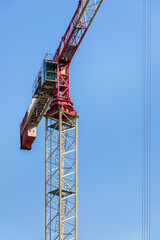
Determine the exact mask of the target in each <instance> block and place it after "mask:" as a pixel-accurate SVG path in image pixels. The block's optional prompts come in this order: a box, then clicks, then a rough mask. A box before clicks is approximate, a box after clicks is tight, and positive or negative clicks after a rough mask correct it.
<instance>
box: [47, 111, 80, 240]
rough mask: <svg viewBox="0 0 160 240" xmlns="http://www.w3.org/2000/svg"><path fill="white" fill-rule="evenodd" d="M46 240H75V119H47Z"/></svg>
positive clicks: (58, 116) (65, 116) (62, 116)
mask: <svg viewBox="0 0 160 240" xmlns="http://www.w3.org/2000/svg"><path fill="white" fill-rule="evenodd" d="M45 164H46V166H45V167H46V200H45V206H46V208H45V214H46V221H45V224H46V225H45V228H46V236H45V240H56V239H57V240H77V116H74V115H69V114H68V113H66V112H64V111H62V110H59V112H58V114H57V113H55V115H52V116H49V117H48V118H47V117H46V161H45Z"/></svg>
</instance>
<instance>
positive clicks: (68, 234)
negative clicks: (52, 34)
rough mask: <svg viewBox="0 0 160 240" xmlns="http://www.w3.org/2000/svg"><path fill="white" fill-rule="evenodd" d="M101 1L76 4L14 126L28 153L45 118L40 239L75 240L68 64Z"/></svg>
mask: <svg viewBox="0 0 160 240" xmlns="http://www.w3.org/2000/svg"><path fill="white" fill-rule="evenodd" d="M102 2H103V0H80V1H79V2H78V7H77V9H76V11H75V13H74V15H73V18H72V19H71V22H70V24H69V26H68V28H67V30H66V32H65V34H64V36H63V37H62V39H61V42H60V45H59V47H58V49H57V51H56V53H55V55H54V56H52V55H51V54H47V55H46V56H45V58H44V60H43V61H42V64H41V67H40V70H39V72H38V74H37V77H36V79H35V81H34V84H33V86H32V101H31V104H30V105H29V108H28V110H27V111H26V114H25V116H24V118H23V120H22V123H21V125H20V143H21V147H20V148H21V149H24V150H31V148H32V144H33V142H34V140H35V138H36V135H37V134H36V131H37V127H38V124H39V123H40V121H41V119H42V117H43V116H45V119H46V120H45V130H46V131H45V150H46V151H45V240H49V239H50V240H53V239H54V240H56V239H57V240H64V239H66V240H69V239H70V240H71V239H73V240H77V133H78V129H77V125H78V124H77V121H78V115H77V112H76V110H75V109H74V107H73V103H72V101H71V98H70V63H71V60H72V58H73V56H74V54H75V52H76V50H77V49H78V47H79V45H80V43H81V41H82V39H83V37H84V35H85V34H86V32H87V30H88V28H89V26H90V24H91V22H92V20H93V19H94V17H95V15H96V13H97V11H98V9H99V7H100V6H101V4H102Z"/></svg>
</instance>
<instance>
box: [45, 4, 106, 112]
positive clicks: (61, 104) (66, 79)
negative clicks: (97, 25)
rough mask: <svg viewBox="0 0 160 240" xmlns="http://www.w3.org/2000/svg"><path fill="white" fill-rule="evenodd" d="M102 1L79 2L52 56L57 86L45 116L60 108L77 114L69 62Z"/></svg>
mask: <svg viewBox="0 0 160 240" xmlns="http://www.w3.org/2000/svg"><path fill="white" fill-rule="evenodd" d="M102 1H103V0H99V1H96V0H83V1H82V0H81V1H79V3H78V7H77V9H76V12H75V14H74V16H73V18H72V20H71V22H70V24H69V26H68V28H67V30H66V32H65V34H64V36H63V37H62V40H61V42H60V45H59V47H58V49H57V51H56V53H55V55H54V58H53V59H54V60H57V61H58V84H57V88H55V90H54V92H53V101H52V103H51V105H50V109H49V110H48V111H47V115H50V114H52V113H53V112H55V111H56V110H57V109H59V108H62V109H63V110H64V111H66V112H69V113H71V114H77V113H76V111H75V110H74V109H73V103H72V102H71V100H70V62H71V60H72V58H73V56H74V54H75V52H76V50H77V48H78V47H79V45H80V43H81V41H82V39H83V37H84V35H85V33H86V32H87V30H88V28H89V26H90V24H91V22H92V20H93V18H94V16H95V14H96V13H97V11H98V9H99V7H100V5H101V3H102Z"/></svg>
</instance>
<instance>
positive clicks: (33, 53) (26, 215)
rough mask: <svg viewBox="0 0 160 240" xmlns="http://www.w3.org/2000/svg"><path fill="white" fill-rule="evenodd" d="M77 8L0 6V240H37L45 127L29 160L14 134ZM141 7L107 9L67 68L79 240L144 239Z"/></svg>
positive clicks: (158, 50) (156, 200)
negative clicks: (73, 113) (75, 121)
mask: <svg viewBox="0 0 160 240" xmlns="http://www.w3.org/2000/svg"><path fill="white" fill-rule="evenodd" d="M77 2H78V1H76V0H74V1H73V0H67V1H66V0H59V1H53V0H52V1H51V0H47V1H45V2H44V1H42V0H39V1H38V0H32V1H31V0H27V1H26V0H21V1H20V0H15V1H11V0H7V1H2V0H0V42H1V47H0V66H1V68H0V73H1V94H0V101H1V118H0V126H1V141H0V149H1V151H0V152H1V158H0V159H1V163H0V164H1V167H0V190H1V197H0V238H1V239H6V240H8V239H12V240H22V239H23V240H28V239H30V240H33V239H34V240H44V150H45V148H44V140H45V138H44V130H45V127H44V119H43V120H42V122H41V123H40V125H39V127H38V133H37V135H38V136H37V139H36V141H35V143H34V145H33V149H32V151H27V152H26V151H21V150H20V149H19V125H20V122H21V120H22V118H23V116H24V113H25V111H26V109H27V108H28V105H29V103H30V101H31V93H32V88H31V87H32V83H33V81H34V78H35V77H36V75H37V72H38V70H39V68H40V64H41V62H42V59H43V58H44V56H45V54H46V53H47V52H50V53H53V54H54V53H55V51H56V49H57V47H58V45H59V42H60V40H61V37H62V36H63V34H64V32H65V30H66V28H67V26H68V24H69V21H70V19H71V17H72V15H73V13H74V11H75V9H76V6H77ZM159 11H160V1H158V0H152V184H151V189H152V190H151V193H152V197H151V237H152V240H157V239H159V238H160V232H159V222H160V219H159V216H160V174H159V169H160V161H159V159H160V158H159V156H160V147H159V146H160V138H159V136H160V127H159V123H160V112H159V106H160V105H159V103H160V94H159V91H160V81H159V79H160V71H159V68H160V67H159V63H160V58H159V56H160V45H159V42H160V31H159V26H160V15H159ZM141 19H142V6H141V1H139V0H129V1H128V0H121V1H119V0H112V1H108V0H104V1H103V4H102V6H101V8H100V9H99V12H98V13H97V16H96V17H95V19H94V22H93V23H92V25H91V27H90V29H89V31H88V32H87V34H86V36H85V38H84V40H83V42H82V43H81V45H80V47H79V49H78V51H77V53H76V55H75V56H74V59H73V61H72V65H71V99H72V101H73V102H74V106H75V109H76V110H77V112H78V114H79V116H80V118H79V216H78V220H79V240H86V239H87V240H90V239H92V240H97V239H104V240H107V239H110V240H128V239H129V240H140V239H141V151H142V149H141V131H142V129H141V121H142V119H141V115H142V113H141V105H142V103H141V99H142V95H141V92H142V79H141V76H142V68H141V67H142V65H141V56H142V48H141V47H142V46H141V42H142V38H141V35H142V34H141V27H142V25H141Z"/></svg>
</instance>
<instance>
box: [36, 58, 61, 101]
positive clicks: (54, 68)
mask: <svg viewBox="0 0 160 240" xmlns="http://www.w3.org/2000/svg"><path fill="white" fill-rule="evenodd" d="M57 72H58V62H57V61H55V60H53V59H49V58H44V60H43V62H42V65H41V68H40V70H39V72H38V75H37V77H36V79H35V81H34V84H33V86H32V96H33V97H37V96H38V95H43V94H45V95H49V96H51V95H52V94H53V89H54V88H55V85H56V83H57V81H58V79H57Z"/></svg>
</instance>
